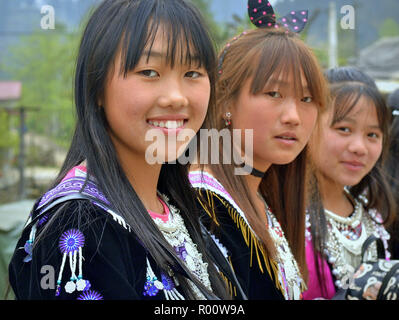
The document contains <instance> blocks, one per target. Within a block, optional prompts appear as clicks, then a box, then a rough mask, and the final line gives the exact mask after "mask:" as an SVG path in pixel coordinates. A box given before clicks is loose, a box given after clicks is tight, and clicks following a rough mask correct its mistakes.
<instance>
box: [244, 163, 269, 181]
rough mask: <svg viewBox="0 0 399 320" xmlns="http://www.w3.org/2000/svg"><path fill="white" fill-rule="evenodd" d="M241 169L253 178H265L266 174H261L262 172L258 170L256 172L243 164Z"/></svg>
mask: <svg viewBox="0 0 399 320" xmlns="http://www.w3.org/2000/svg"><path fill="white" fill-rule="evenodd" d="M242 168H243V169H244V170H245V171H246V172H248V173H249V174H250V175H252V176H255V177H258V178H263V177H264V176H265V173H266V172H262V171H260V170H258V169H255V168H252V167H251V166H249V165H247V164H244V165H243V166H242Z"/></svg>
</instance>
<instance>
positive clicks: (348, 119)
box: [337, 117, 381, 130]
mask: <svg viewBox="0 0 399 320" xmlns="http://www.w3.org/2000/svg"><path fill="white" fill-rule="evenodd" d="M343 121H346V122H350V123H356V122H357V121H356V120H355V119H353V118H351V117H345V118H343V119H342V120H340V121H337V122H343ZM367 128H370V129H378V130H381V127H380V126H379V125H371V126H367Z"/></svg>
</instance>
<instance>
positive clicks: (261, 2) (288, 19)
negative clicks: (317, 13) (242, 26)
mask: <svg viewBox="0 0 399 320" xmlns="http://www.w3.org/2000/svg"><path fill="white" fill-rule="evenodd" d="M248 16H249V19H250V20H251V22H252V23H253V24H254V25H255V26H256V27H258V28H268V27H274V28H278V27H279V26H283V27H285V28H287V29H289V30H290V31H292V32H301V31H302V30H303V28H305V25H306V23H307V21H308V10H297V11H291V12H290V13H288V14H287V15H285V16H283V17H280V18H278V19H276V14H275V13H274V9H273V7H272V5H271V4H270V2H269V1H268V0H248Z"/></svg>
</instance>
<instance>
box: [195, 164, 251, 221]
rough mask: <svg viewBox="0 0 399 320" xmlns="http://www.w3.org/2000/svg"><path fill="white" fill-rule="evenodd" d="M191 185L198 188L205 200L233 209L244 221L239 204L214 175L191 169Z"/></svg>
mask: <svg viewBox="0 0 399 320" xmlns="http://www.w3.org/2000/svg"><path fill="white" fill-rule="evenodd" d="M189 180H190V183H191V185H192V186H193V187H194V188H195V189H197V190H198V193H199V194H200V195H201V196H203V197H204V196H205V199H206V201H207V202H212V203H214V202H215V201H217V202H219V203H220V204H222V205H223V207H224V208H225V209H227V210H228V209H233V210H234V211H236V212H237V213H238V214H239V215H240V216H241V217H242V218H243V219H244V220H245V221H246V218H245V214H244V212H243V210H242V209H241V208H240V206H239V205H238V204H237V203H236V201H235V200H234V199H233V197H232V196H231V195H230V193H229V192H228V191H227V190H226V189H225V188H224V186H223V185H222V184H221V183H220V182H219V181H218V180H217V178H216V177H215V176H213V175H212V174H211V173H209V172H207V171H191V172H190V173H189Z"/></svg>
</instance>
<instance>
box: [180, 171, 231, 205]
mask: <svg viewBox="0 0 399 320" xmlns="http://www.w3.org/2000/svg"><path fill="white" fill-rule="evenodd" d="M188 178H189V180H190V183H191V184H192V185H193V186H197V185H198V184H201V185H203V187H205V188H206V187H211V188H213V189H216V190H218V191H219V192H220V194H222V195H223V197H224V198H225V199H227V200H229V201H230V202H231V203H235V202H234V200H233V198H232V197H231V196H230V194H229V193H228V192H227V191H226V190H225V189H224V188H223V186H222V185H221V184H220V183H219V182H218V181H217V180H216V179H215V178H213V177H212V176H210V175H208V174H205V173H204V174H201V173H193V172H190V173H189V174H188Z"/></svg>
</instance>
